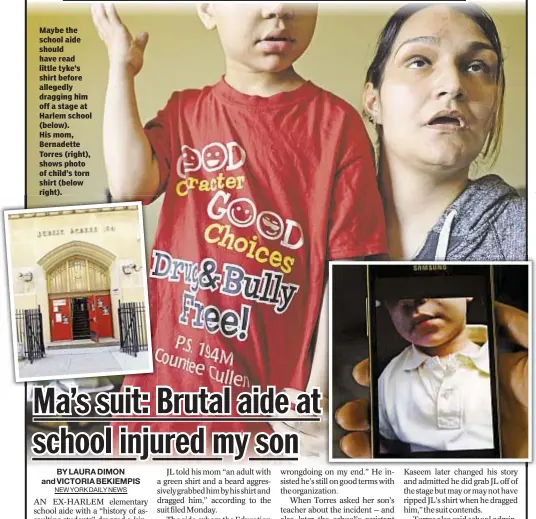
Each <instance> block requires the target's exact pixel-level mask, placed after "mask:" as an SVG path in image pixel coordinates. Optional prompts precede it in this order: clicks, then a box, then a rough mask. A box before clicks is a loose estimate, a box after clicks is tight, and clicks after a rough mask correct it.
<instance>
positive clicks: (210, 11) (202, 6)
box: [197, 2, 216, 31]
mask: <svg viewBox="0 0 536 519" xmlns="http://www.w3.org/2000/svg"><path fill="white" fill-rule="evenodd" d="M197 14H198V16H199V18H200V20H201V21H202V22H203V25H204V26H205V28H206V29H208V30H209V31H212V30H213V29H215V28H216V17H215V15H214V3H213V2H198V3H197Z"/></svg>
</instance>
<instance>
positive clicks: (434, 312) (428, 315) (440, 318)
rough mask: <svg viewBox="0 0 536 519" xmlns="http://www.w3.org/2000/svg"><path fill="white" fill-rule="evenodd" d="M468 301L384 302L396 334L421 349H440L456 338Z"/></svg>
mask: <svg viewBox="0 0 536 519" xmlns="http://www.w3.org/2000/svg"><path fill="white" fill-rule="evenodd" d="M471 299H472V298H468V297H459V298H443V299H441V298H431V299H426V298H421V299H398V300H392V301H385V304H386V306H387V309H388V310H389V313H390V314H391V319H392V321H393V324H394V326H395V328H396V330H397V332H398V333H399V334H400V335H401V336H402V337H403V338H404V339H406V340H407V341H409V342H411V343H413V344H415V345H416V346H421V347H424V348H434V347H436V346H441V345H442V344H445V343H446V342H448V341H450V340H452V339H453V338H454V337H456V336H457V335H459V334H460V333H461V332H462V331H463V330H464V329H465V324H466V314H467V303H468V302H469V301H471Z"/></svg>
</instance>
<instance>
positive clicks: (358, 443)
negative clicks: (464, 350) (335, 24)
mask: <svg viewBox="0 0 536 519" xmlns="http://www.w3.org/2000/svg"><path fill="white" fill-rule="evenodd" d="M504 86H505V78H504V69H503V54H502V48H501V44H500V40H499V35H498V33H497V29H496V27H495V24H494V22H493V20H492V19H491V17H490V16H489V15H488V14H487V13H486V12H485V11H483V10H482V9H481V8H480V7H478V6H476V5H474V4H471V5H468V6H466V5H458V4H456V5H455V6H452V7H450V6H444V5H432V6H428V5H418V4H417V5H415V4H412V5H408V6H405V7H403V8H401V9H399V10H398V11H397V12H396V13H395V14H394V15H393V16H392V17H391V18H390V19H389V20H388V22H387V24H386V26H385V27H384V29H383V31H382V33H381V35H380V38H379V42H378V47H377V51H376V55H375V57H374V59H373V61H372V63H371V65H370V67H369V69H368V72H367V77H366V87H365V92H364V96H363V101H364V110H365V114H366V116H367V117H368V118H369V120H371V122H373V123H374V124H375V126H376V130H377V132H378V141H379V150H378V169H379V183H380V190H381V193H382V196H383V202H384V207H385V216H386V223H387V233H388V240H389V252H390V256H391V259H394V260H401V259H404V260H406V259H413V260H445V259H446V260H483V261H494V260H523V259H525V257H526V230H525V228H526V223H525V221H526V208H525V201H524V200H523V199H522V198H521V197H519V196H518V194H517V193H516V191H515V190H514V189H513V188H511V187H510V186H508V185H507V184H506V183H505V182H503V181H502V180H501V179H500V178H499V177H498V176H496V175H486V176H483V177H480V178H479V179H478V180H475V181H472V180H469V172H470V169H471V167H473V166H474V165H475V164H477V163H479V162H484V163H488V164H493V162H494V160H495V159H496V156H497V154H498V152H499V148H500V142H501V130H502V122H503V98H504ZM497 321H498V323H499V324H500V325H501V326H502V327H504V328H505V329H506V333H507V335H508V336H509V337H510V338H511V339H512V340H513V341H514V342H516V343H518V344H520V345H521V346H522V347H525V348H526V347H527V342H528V340H527V330H528V319H527V315H526V314H525V313H524V312H520V311H519V310H517V309H515V308H512V307H509V306H504V305H502V306H498V308H497ZM316 358H317V356H316V355H315V360H316ZM527 359H528V353H527V351H526V350H524V351H521V352H517V353H512V354H505V355H503V356H501V359H500V362H499V373H500V374H499V378H500V386H501V401H502V402H503V403H505V402H507V403H508V404H507V405H504V406H503V407H502V409H503V410H507V411H509V412H510V414H509V415H508V416H503V417H502V422H501V429H502V437H503V453H504V455H505V457H512V458H516V457H517V458H522V457H525V456H526V455H527V445H528V443H527V439H528V432H527V431H528V428H527V424H528V422H527V401H528V396H527V395H528V384H527V381H528V362H527ZM319 364H322V363H321V362H319ZM322 366H325V363H323V364H322ZM322 369H324V368H322ZM321 371H322V370H321V369H319V370H318V372H319V373H320V372H321ZM354 375H355V378H356V380H357V381H358V382H359V383H361V384H368V362H367V361H364V362H362V363H361V364H360V365H358V366H357V367H356V369H355V370H354ZM320 379H321V377H320V376H319V383H318V385H319V386H321V387H325V385H323V383H324V382H325V381H322V380H320ZM367 415H368V402H367V401H366V400H359V401H353V402H349V403H347V404H346V405H344V406H342V407H341V408H340V409H338V410H337V413H336V420H337V421H338V423H339V424H340V425H341V426H342V427H343V428H344V429H346V430H347V431H357V432H352V433H350V434H347V435H346V436H344V437H343V439H342V441H341V449H342V451H343V452H345V453H346V454H347V455H348V456H350V457H368V456H369V455H370V452H369V434H368V432H359V431H365V430H366V429H367V428H368V419H367ZM274 426H275V428H277V427H278V426H277V425H274ZM294 426H295V424H294ZM279 428H281V429H282V428H283V425H282V424H281V425H279ZM282 430H283V429H282ZM302 430H305V432H306V433H307V434H306V435H304V437H303V441H302V443H303V444H304V445H305V446H306V447H310V448H309V449H307V450H315V449H316V450H317V451H321V449H322V445H325V441H326V440H325V437H324V438H322V435H323V433H325V431H323V430H322V427H321V425H319V424H313V425H310V424H309V425H307V426H304V427H302ZM309 444H310V445H309Z"/></svg>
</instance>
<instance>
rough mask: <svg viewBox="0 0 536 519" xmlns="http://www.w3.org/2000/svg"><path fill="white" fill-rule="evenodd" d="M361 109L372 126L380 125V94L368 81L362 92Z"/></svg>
mask: <svg viewBox="0 0 536 519" xmlns="http://www.w3.org/2000/svg"><path fill="white" fill-rule="evenodd" d="M363 109H364V110H365V113H366V114H367V117H368V120H369V121H370V122H371V123H372V124H382V116H381V102H380V92H379V90H378V89H377V88H374V86H373V85H372V83H371V82H370V81H369V82H368V83H367V84H366V85H365V90H364V92H363Z"/></svg>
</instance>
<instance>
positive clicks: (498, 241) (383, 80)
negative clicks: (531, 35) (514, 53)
mask: <svg viewBox="0 0 536 519" xmlns="http://www.w3.org/2000/svg"><path fill="white" fill-rule="evenodd" d="M504 86H505V79H504V68H503V53H502V48H501V43H500V40H499V35H498V33H497V29H496V27H495V24H494V22H493V20H492V19H491V17H490V16H489V15H488V14H487V13H486V12H485V11H483V10H482V9H481V8H480V7H478V6H476V5H474V4H471V5H468V6H466V5H463V6H461V5H456V6H452V7H450V6H444V5H433V6H426V5H408V6H405V7H402V8H401V9H399V10H398V11H397V12H396V13H395V14H394V15H393V16H392V17H391V18H390V19H389V21H388V22H387V24H386V26H385V28H384V29H383V31H382V33H381V35H380V38H379V42H378V47H377V51H376V55H375V57H374V59H373V61H372V63H371V65H370V67H369V69H368V71H367V77H366V86H365V92H364V96H363V101H364V111H365V114H366V116H367V117H368V118H369V120H370V121H371V122H373V123H374V124H375V126H376V130H377V133H378V140H379V150H378V169H379V183H380V191H381V193H382V197H383V202H384V206H385V216H386V223H387V233H388V242H389V251H390V256H391V259H399V260H400V259H404V260H405V259H414V260H445V259H447V260H485V261H493V260H522V259H525V256H526V224H525V220H526V208H525V201H524V200H523V199H522V198H521V197H519V196H518V194H517V193H516V191H515V190H514V189H513V188H511V187H510V186H508V185H507V184H506V183H505V182H504V181H502V180H501V179H500V178H499V177H498V176H496V175H487V176H483V177H480V178H479V179H477V180H475V181H471V180H469V172H470V169H471V167H473V166H474V165H475V164H477V163H479V162H480V161H482V162H483V163H485V164H489V163H491V164H493V162H494V160H495V159H496V157H497V154H498V152H499V148H500V143H501V131H502V123H503V99H504Z"/></svg>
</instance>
